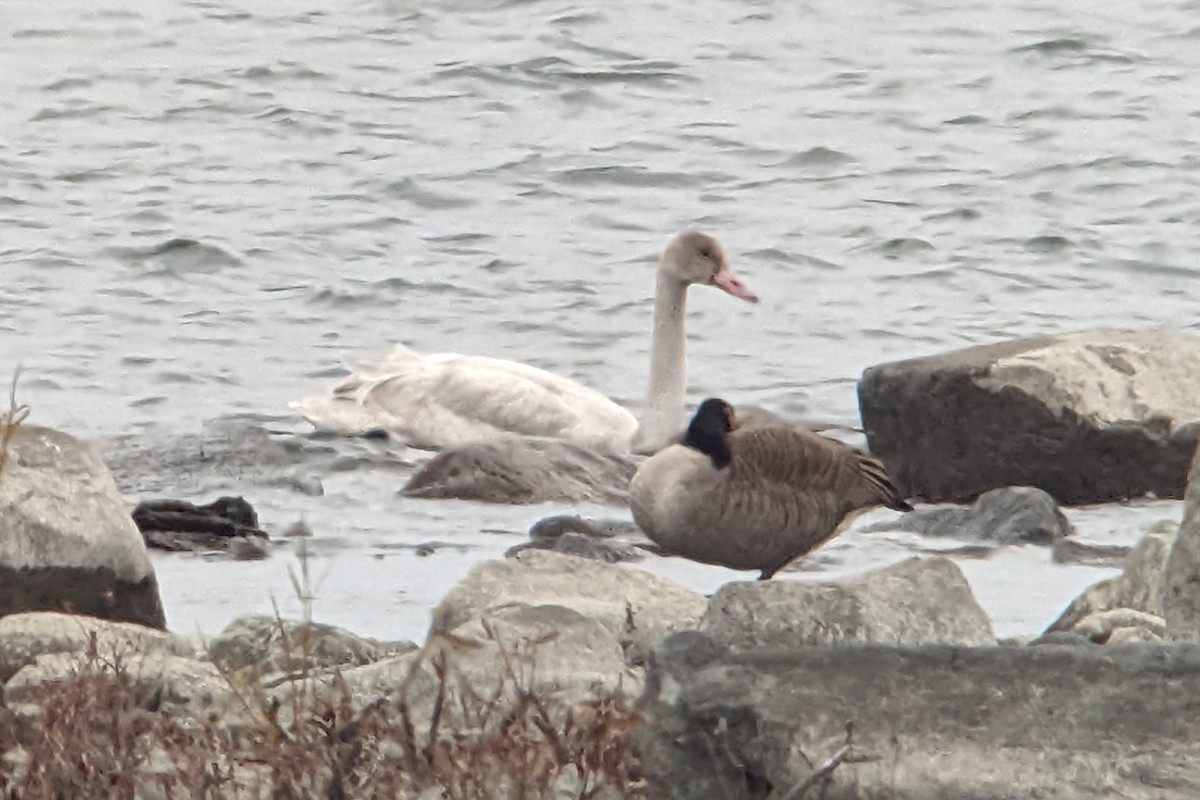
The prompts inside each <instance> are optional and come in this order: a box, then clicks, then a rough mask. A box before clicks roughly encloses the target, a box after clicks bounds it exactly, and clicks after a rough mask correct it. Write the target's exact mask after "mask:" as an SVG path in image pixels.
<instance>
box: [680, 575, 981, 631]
mask: <svg viewBox="0 0 1200 800" xmlns="http://www.w3.org/2000/svg"><path fill="white" fill-rule="evenodd" d="M699 630H700V631H702V632H704V633H705V634H707V635H708V636H710V637H711V638H712V639H713V641H715V642H716V643H718V644H719V645H721V646H723V647H728V648H730V649H732V650H733V651H735V652H739V651H754V650H764V649H773V648H780V647H796V646H800V645H816V644H823V645H832V644H846V643H850V642H873V643H876V644H880V643H888V644H905V645H913V644H956V645H985V644H995V642H996V637H995V634H994V633H993V631H992V623H991V620H990V618H989V617H988V615H987V612H985V611H984V610H983V608H982V607H980V605H979V603H978V601H976V599H975V596H974V594H972V592H971V587H970V585H969V584H968V583H967V579H966V578H965V577H964V576H963V574H962V571H961V570H959V568H958V566H957V565H955V563H954V562H953V561H950V560H949V559H946V558H930V559H921V558H910V559H908V560H906V561H902V562H900V563H899V564H894V565H892V566H889V567H885V568H884V569H880V570H876V571H874V572H869V573H867V574H865V575H862V576H860V577H857V578H853V579H849V580H841V581H835V582H830V583H808V582H803V583H801V582H799V581H755V582H738V583H728V584H726V585H724V586H722V587H721V588H720V589H719V590H718V591H717V593H716V594H714V595H713V596H712V599H711V600H709V602H708V607H707V608H706V609H705V612H704V616H703V617H702V618H701V620H700V626H699Z"/></svg>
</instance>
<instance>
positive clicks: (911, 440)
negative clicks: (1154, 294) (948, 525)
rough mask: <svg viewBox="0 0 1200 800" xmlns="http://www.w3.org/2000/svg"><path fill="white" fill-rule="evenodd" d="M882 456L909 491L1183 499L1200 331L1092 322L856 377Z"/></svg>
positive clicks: (1196, 416) (924, 495)
mask: <svg viewBox="0 0 1200 800" xmlns="http://www.w3.org/2000/svg"><path fill="white" fill-rule="evenodd" d="M858 397H859V404H860V406H861V409H862V417H863V426H864V429H865V431H866V434H867V442H868V445H869V447H870V449H871V452H872V453H873V454H875V455H876V456H877V457H879V458H880V459H882V460H883V462H884V464H885V465H886V466H887V469H888V472H889V473H890V474H891V476H892V478H893V479H894V480H895V482H896V485H897V486H898V487H899V488H900V491H901V494H904V495H905V496H909V497H914V498H920V499H924V500H928V501H930V502H941V501H966V500H971V499H973V498H975V497H976V496H978V495H980V494H982V493H983V492H986V491H987V490H989V489H995V488H997V487H1001V486H1012V485H1026V486H1036V487H1038V488H1040V489H1044V490H1045V491H1047V492H1049V493H1050V494H1051V495H1053V496H1054V497H1056V498H1057V499H1058V500H1059V501H1060V502H1062V503H1067V504H1077V503H1099V502H1108V501H1113V500H1121V499H1125V498H1131V497H1141V496H1143V495H1145V494H1147V493H1153V494H1155V495H1157V496H1159V497H1163V498H1167V497H1172V498H1177V497H1182V496H1183V490H1184V485H1185V479H1186V476H1187V470H1188V465H1189V464H1190V463H1191V458H1192V451H1193V450H1194V449H1195V445H1196V441H1197V437H1198V435H1200V426H1198V425H1196V424H1194V422H1195V421H1196V420H1200V338H1197V337H1195V336H1189V335H1186V334H1183V333H1180V332H1176V331H1170V330H1148V331H1120V330H1093V331H1085V332H1080V333H1074V334H1066V335H1061V336H1037V337H1032V338H1028V339H1018V340H1014V341H1010V342H1004V343H1000V344H994V345H986V346H981V347H971V348H967V349H965V350H959V351H955V352H951V353H944V354H941V355H936V356H930V357H927V358H918V359H911V360H908V361H898V362H894V363H889V364H881V365H879V366H875V367H871V368H870V369H868V370H866V372H864V373H863V376H862V380H861V381H860V382H859V385H858Z"/></svg>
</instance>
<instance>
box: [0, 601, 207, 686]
mask: <svg viewBox="0 0 1200 800" xmlns="http://www.w3.org/2000/svg"><path fill="white" fill-rule="evenodd" d="M90 649H94V650H95V653H96V655H98V656H99V657H100V658H103V659H107V660H109V661H114V660H117V659H120V658H128V657H129V656H132V655H134V654H138V653H140V654H143V655H153V654H164V655H172V656H196V655H197V651H196V648H195V647H194V646H193V645H192V644H191V643H189V642H188V641H186V640H185V639H181V638H179V637H177V636H175V635H173V634H170V633H167V632H165V631H160V630H155V629H153V628H147V627H146V626H145V625H136V624H134V623H131V622H112V621H110V620H104V619H98V618H96V617H87V616H81V615H75V614H62V613H58V612H53V611H31V612H26V613H23V614H10V615H8V616H6V617H3V618H0V683H3V682H4V681H7V680H8V679H9V678H11V677H12V676H13V675H14V674H15V673H16V672H18V671H19V670H21V669H22V668H24V667H26V666H29V665H30V664H32V663H34V662H35V661H36V660H37V659H38V658H39V657H41V656H47V655H55V654H65V655H69V656H71V657H73V658H79V657H81V656H83V655H84V654H85V653H86V652H87V651H88V650H90Z"/></svg>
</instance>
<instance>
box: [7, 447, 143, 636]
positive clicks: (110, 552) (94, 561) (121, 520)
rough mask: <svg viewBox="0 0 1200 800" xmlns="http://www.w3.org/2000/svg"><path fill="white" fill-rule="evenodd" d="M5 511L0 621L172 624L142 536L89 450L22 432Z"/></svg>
mask: <svg viewBox="0 0 1200 800" xmlns="http://www.w3.org/2000/svg"><path fill="white" fill-rule="evenodd" d="M0 509H3V513H0V616H3V615H5V614H13V613H17V612H21V611H32V610H46V611H72V612H75V613H79V614H88V615H91V616H95V617H103V618H106V619H115V620H124V621H128V622H137V623H140V624H142V625H148V626H151V627H155V628H163V627H165V626H166V619H165V617H164V615H163V608H162V601H161V599H160V598H159V595H158V582H157V580H156V579H155V576H154V569H153V567H152V566H151V564H150V557H149V555H147V553H146V545H145V544H144V543H143V541H142V535H141V534H140V533H139V532H138V529H137V526H136V525H134V524H133V519H132V518H130V516H129V511H128V509H127V508H126V506H125V502H124V500H123V499H122V498H121V494H120V492H118V491H117V485H116V483H114V482H113V479H112V476H111V475H110V474H109V472H108V469H107V468H106V467H105V466H104V462H103V461H102V460H101V459H100V455H99V453H98V452H97V451H96V450H95V448H93V447H92V446H91V445H89V444H86V443H84V442H81V441H79V440H78V439H76V438H74V437H72V436H68V435H67V434H65V433H60V432H59V431H54V430H50V429H48V428H39V427H32V426H26V425H22V426H21V427H20V428H18V430H17V432H16V435H15V436H14V437H13V439H12V440H11V441H10V442H9V444H8V458H7V463H6V464H5V467H4V472H3V474H0Z"/></svg>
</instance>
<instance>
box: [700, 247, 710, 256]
mask: <svg viewBox="0 0 1200 800" xmlns="http://www.w3.org/2000/svg"><path fill="white" fill-rule="evenodd" d="M700 255H702V256H704V257H705V258H712V250H709V249H708V248H707V247H701V248H700Z"/></svg>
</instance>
